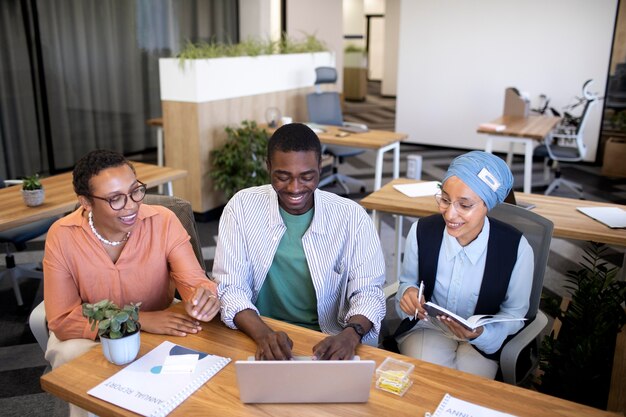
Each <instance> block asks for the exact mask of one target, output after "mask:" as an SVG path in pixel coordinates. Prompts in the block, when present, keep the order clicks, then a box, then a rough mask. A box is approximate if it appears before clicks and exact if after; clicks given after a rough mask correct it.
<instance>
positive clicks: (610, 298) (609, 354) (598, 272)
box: [538, 242, 626, 408]
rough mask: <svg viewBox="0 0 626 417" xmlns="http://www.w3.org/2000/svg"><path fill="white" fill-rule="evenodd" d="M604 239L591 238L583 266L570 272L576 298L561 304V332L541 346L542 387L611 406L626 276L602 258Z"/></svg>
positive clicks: (625, 314)
mask: <svg viewBox="0 0 626 417" xmlns="http://www.w3.org/2000/svg"><path fill="white" fill-rule="evenodd" d="M605 251H606V248H605V246H604V245H603V244H600V243H594V242H591V244H590V246H589V247H588V248H586V249H585V255H584V256H583V261H581V262H580V265H581V269H580V270H578V271H568V272H567V282H568V283H569V284H568V286H567V289H568V290H570V291H572V300H571V302H570V303H569V305H568V307H567V310H566V311H565V312H562V311H560V310H559V312H558V313H557V316H556V317H557V318H558V319H559V320H560V321H561V323H562V325H561V329H560V331H559V333H558V337H555V334H554V332H552V333H550V335H548V336H545V338H544V340H543V342H542V346H541V349H540V368H541V370H542V371H543V375H542V376H541V377H540V385H539V386H538V388H539V390H540V391H542V392H545V393H547V394H550V395H554V396H557V397H561V398H565V399H569V400H571V401H576V402H578V403H583V404H587V405H591V406H594V407H599V408H606V401H607V394H608V388H609V385H610V378H611V367H612V360H613V354H614V349H615V338H616V335H617V333H618V332H619V331H620V329H621V328H622V326H623V325H624V323H626V312H625V311H624V307H623V304H624V302H625V301H626V282H623V281H618V280H617V278H616V277H617V271H618V268H615V267H612V268H609V267H608V266H607V263H606V262H605V261H604V260H603V259H602V255H603V254H604V252H605Z"/></svg>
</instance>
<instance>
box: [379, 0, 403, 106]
mask: <svg viewBox="0 0 626 417" xmlns="http://www.w3.org/2000/svg"><path fill="white" fill-rule="evenodd" d="M399 33H400V0H387V1H386V3H385V46H384V50H385V58H384V63H383V79H382V83H381V86H380V92H381V94H382V95H383V96H395V95H396V94H397V91H398V90H397V89H398V37H399Z"/></svg>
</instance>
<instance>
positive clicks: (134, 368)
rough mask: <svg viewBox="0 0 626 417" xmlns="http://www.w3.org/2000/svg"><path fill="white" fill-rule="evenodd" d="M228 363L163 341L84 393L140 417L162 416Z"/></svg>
mask: <svg viewBox="0 0 626 417" xmlns="http://www.w3.org/2000/svg"><path fill="white" fill-rule="evenodd" d="M173 356H179V357H177V358H173V359H176V360H172V357H173ZM178 359H182V360H178ZM229 362H230V358H225V357H222V356H216V355H210V354H207V353H204V352H199V351H196V350H192V349H188V348H186V347H183V346H180V345H177V344H175V343H172V342H168V341H165V342H163V343H161V344H160V345H159V346H157V347H156V348H154V349H152V350H151V351H150V352H148V353H146V354H145V355H144V356H142V357H141V358H139V359H137V360H136V361H134V362H133V363H131V364H130V365H128V366H126V367H125V368H124V369H122V370H121V371H119V372H117V373H116V374H115V375H113V376H112V377H110V378H109V379H107V380H105V381H103V382H101V383H100V384H99V385H97V386H95V387H94V388H92V389H91V390H89V391H88V392H87V393H88V394H89V395H93V396H94V397H97V398H100V399H101V400H104V401H107V402H110V403H112V404H115V405H118V406H120V407H122V408H125V409H127V410H130V411H133V412H135V413H138V414H141V415H143V416H149V417H161V416H166V415H168V414H169V413H170V412H171V411H172V410H173V409H174V408H176V407H177V406H178V405H180V403H182V402H183V401H184V400H185V399H187V397H189V396H190V395H191V394H193V393H194V391H196V390H197V389H198V388H200V387H201V386H202V385H204V383H205V382H207V381H208V380H209V379H211V378H212V377H213V375H215V374H216V373H218V372H219V371H220V370H221V369H222V368H223V367H224V366H226V365H227V364H228V363H229Z"/></svg>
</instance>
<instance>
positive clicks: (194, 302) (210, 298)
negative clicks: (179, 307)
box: [184, 287, 220, 321]
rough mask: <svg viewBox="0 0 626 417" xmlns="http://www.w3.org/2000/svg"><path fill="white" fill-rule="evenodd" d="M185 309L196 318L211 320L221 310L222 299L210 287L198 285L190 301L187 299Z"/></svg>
mask: <svg viewBox="0 0 626 417" xmlns="http://www.w3.org/2000/svg"><path fill="white" fill-rule="evenodd" d="M184 304H185V311H186V312H187V314H189V315H190V316H191V317H193V318H194V319H196V320H201V321H210V320H211V319H212V318H213V317H215V315H216V314H217V313H218V312H219V311H220V301H219V300H218V299H217V297H216V296H215V294H213V292H211V291H210V290H209V289H208V288H204V287H198V288H196V291H195V292H194V294H193V296H192V297H191V299H190V300H189V301H185V302H184Z"/></svg>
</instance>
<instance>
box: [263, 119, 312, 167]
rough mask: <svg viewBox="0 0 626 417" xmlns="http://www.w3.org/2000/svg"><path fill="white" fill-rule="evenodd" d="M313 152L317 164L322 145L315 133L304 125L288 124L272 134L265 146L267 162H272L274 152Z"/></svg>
mask: <svg viewBox="0 0 626 417" xmlns="http://www.w3.org/2000/svg"><path fill="white" fill-rule="evenodd" d="M276 151H281V152H307V151H313V152H315V156H316V157H317V161H318V163H320V162H321V161H322V144H321V143H320V139H319V138H318V137H317V135H316V134H315V132H313V130H311V128H310V127H308V126H307V125H305V124H302V123H290V124H287V125H284V126H281V127H280V128H278V130H276V131H275V132H274V134H273V135H272V137H271V138H270V140H269V142H268V144H267V160H268V162H271V161H272V155H274V152H276Z"/></svg>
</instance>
